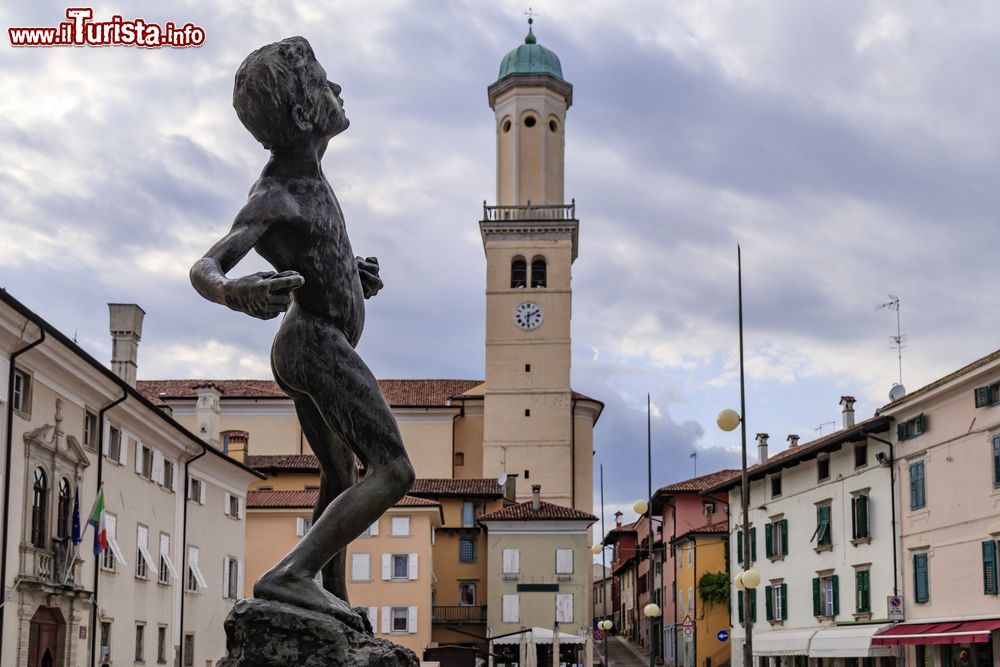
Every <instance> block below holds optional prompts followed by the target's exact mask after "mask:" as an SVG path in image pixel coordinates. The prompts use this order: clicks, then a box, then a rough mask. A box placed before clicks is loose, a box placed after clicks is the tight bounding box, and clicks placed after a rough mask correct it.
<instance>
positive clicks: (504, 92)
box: [479, 18, 592, 512]
mask: <svg viewBox="0 0 1000 667" xmlns="http://www.w3.org/2000/svg"><path fill="white" fill-rule="evenodd" d="M531 23H532V20H531V19H530V18H529V20H528V24H529V25H528V35H527V36H526V37H525V40H524V43H523V44H521V45H520V46H518V47H517V48H516V49H514V50H513V51H511V52H510V53H508V54H507V55H506V56H505V57H504V59H503V61H502V62H501V63H500V73H499V76H498V78H497V80H496V81H495V82H494V83H493V84H491V85H490V86H489V88H488V96H489V104H490V107H491V108H492V109H493V111H494V113H495V130H496V142H497V155H496V165H497V185H496V202H497V203H496V205H495V206H488V205H486V203H485V202H484V204H483V218H482V220H481V221H480V223H479V228H480V231H481V233H482V239H483V246H484V248H485V250H486V386H485V392H484V394H485V395H484V402H483V476H484V477H498V476H499V475H500V474H502V473H505V472H506V473H508V474H517V475H518V477H519V480H518V483H517V496H518V498H517V499H518V501H523V500H527V499H530V496H531V487H532V485H534V484H541V486H542V493H543V494H544V496H545V500H546V501H547V502H552V503H556V504H559V505H564V506H574V507H579V508H580V509H583V510H585V511H588V512H589V511H591V496H592V490H591V488H590V487H589V482H585V481H584V477H582V476H580V475H579V474H578V469H582V468H580V466H587V468H586V470H587V471H590V470H591V468H592V461H591V460H590V459H591V451H590V450H591V448H590V446H589V445H588V446H587V447H586V450H587V451H586V456H585V457H583V456H582V455H578V454H577V452H576V449H577V447H576V443H575V442H574V427H573V424H574V419H573V411H574V398H573V392H572V390H571V389H570V351H571V347H570V316H571V311H572V289H571V268H572V265H573V260H575V259H576V256H577V238H578V226H579V223H578V221H577V219H576V205H575V203H574V202H572V201H570V202H568V203H567V202H566V198H565V194H564V187H563V186H564V166H565V159H564V147H565V122H566V110H567V109H568V108H569V107H570V105H571V104H572V101H573V86H572V85H571V84H569V83H568V82H567V81H566V80H565V79H563V75H562V66H561V65H560V62H559V58H558V57H557V56H556V54H555V53H553V52H552V51H550V50H549V49H547V48H545V47H543V46H542V45H540V44H538V41H537V39H536V38H535V35H534V32H533V31H532V27H531ZM581 458H586V460H579V459H581ZM590 477H591V476H590V474H589V472H588V473H587V474H586V476H585V479H586V480H589V479H590ZM581 486H587V487H588V488H585V489H584V488H578V487H581Z"/></svg>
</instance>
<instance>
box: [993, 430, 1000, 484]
mask: <svg viewBox="0 0 1000 667" xmlns="http://www.w3.org/2000/svg"><path fill="white" fill-rule="evenodd" d="M993 488H994V489H1000V435H995V436H993Z"/></svg>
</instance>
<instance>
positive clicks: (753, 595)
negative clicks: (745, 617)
mask: <svg viewBox="0 0 1000 667" xmlns="http://www.w3.org/2000/svg"><path fill="white" fill-rule="evenodd" d="M750 622H751V623H756V622H757V589H756V588H751V589H750Z"/></svg>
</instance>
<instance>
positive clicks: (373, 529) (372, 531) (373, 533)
mask: <svg viewBox="0 0 1000 667" xmlns="http://www.w3.org/2000/svg"><path fill="white" fill-rule="evenodd" d="M368 534H369V535H371V536H372V537H376V536H378V519H375V523H373V524H372V526H371V528H369V529H368Z"/></svg>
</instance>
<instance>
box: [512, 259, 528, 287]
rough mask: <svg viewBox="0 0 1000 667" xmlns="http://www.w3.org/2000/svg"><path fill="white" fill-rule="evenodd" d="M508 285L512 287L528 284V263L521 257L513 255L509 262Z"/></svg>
mask: <svg viewBox="0 0 1000 667" xmlns="http://www.w3.org/2000/svg"><path fill="white" fill-rule="evenodd" d="M510 286H511V288H512V289H517V288H524V287H527V286H528V263H527V262H526V261H524V258H523V257H515V258H514V261H512V262H511V263H510Z"/></svg>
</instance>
